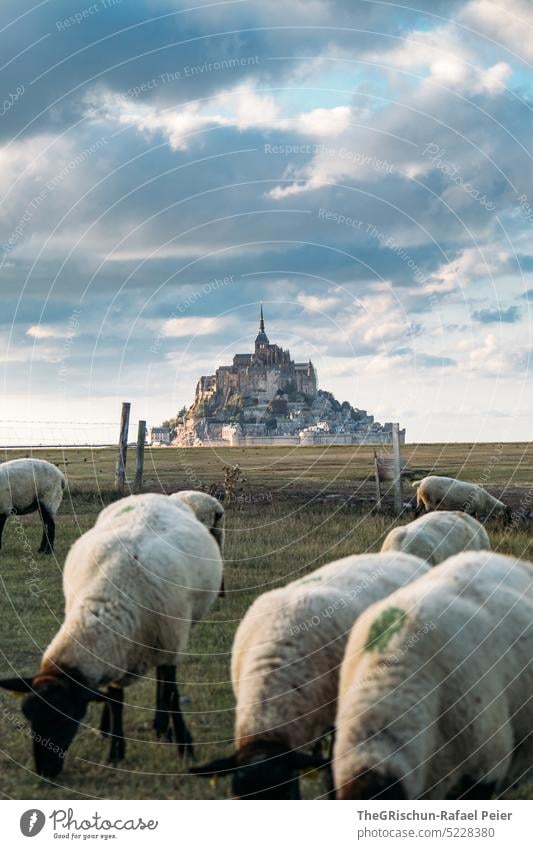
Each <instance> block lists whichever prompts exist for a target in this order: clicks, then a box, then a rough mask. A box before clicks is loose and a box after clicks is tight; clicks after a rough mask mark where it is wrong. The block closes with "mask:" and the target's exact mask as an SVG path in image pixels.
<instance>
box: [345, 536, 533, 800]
mask: <svg viewBox="0 0 533 849" xmlns="http://www.w3.org/2000/svg"><path fill="white" fill-rule="evenodd" d="M532 657H533V565H532V564H530V563H527V562H525V561H520V560H516V559H515V558H513V557H504V556H503V555H499V554H494V553H492V552H489V551H481V552H463V553H462V554H458V555H456V556H455V557H451V558H450V559H449V560H447V561H446V562H445V563H443V564H441V565H440V566H438V567H437V568H435V569H433V570H431V572H429V573H428V574H426V575H424V576H423V577H421V578H420V579H419V580H417V581H415V582H414V583H412V584H410V585H409V586H407V587H404V588H403V589H400V590H398V591H397V592H395V593H393V594H392V595H390V596H389V597H388V598H386V599H384V600H383V601H379V602H378V603H377V604H374V605H372V607H369V608H368V610H366V611H365V613H363V615H362V616H360V617H359V619H358V620H357V621H356V623H355V625H354V627H353V629H352V633H351V635H350V639H349V641H348V645H347V647H346V652H345V655H344V660H343V663H342V669H341V673H340V684H339V698H338V709H337V718H336V729H337V732H336V740H335V750H334V760H333V772H334V777H335V787H336V793H337V798H340V799H373V798H377V799H420V798H425V799H444V798H446V797H447V796H450V795H451V796H460V797H461V798H479V799H487V798H490V797H491V795H492V794H493V793H495V792H497V793H500V792H502V791H503V790H505V789H507V788H508V787H510V786H511V785H513V784H514V783H515V782H518V781H520V780H521V779H522V778H524V777H525V776H526V774H527V772H528V770H530V769H531V765H532V764H533V713H532V711H531V705H530V701H531V694H532V693H533V663H532V660H531V659H532Z"/></svg>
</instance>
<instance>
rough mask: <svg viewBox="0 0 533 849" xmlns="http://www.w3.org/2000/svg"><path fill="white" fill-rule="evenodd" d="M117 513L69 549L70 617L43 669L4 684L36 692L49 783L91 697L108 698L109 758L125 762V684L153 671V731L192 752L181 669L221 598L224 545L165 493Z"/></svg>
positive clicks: (42, 763) (122, 505) (32, 706)
mask: <svg viewBox="0 0 533 849" xmlns="http://www.w3.org/2000/svg"><path fill="white" fill-rule="evenodd" d="M112 507H113V508H114V509H113V511H112V512H107V515H106V516H105V517H104V518H103V519H102V518H101V519H99V520H98V522H97V523H96V525H95V527H94V528H93V529H92V530H90V531H88V532H87V533H86V534H84V535H83V536H82V537H80V539H78V540H77V542H75V543H74V545H73V546H72V548H71V549H70V552H69V554H68V557H67V560H66V563H65V569H64V576H63V588H64V593H65V620H64V622H63V625H62V626H61V628H60V629H59V631H58V633H57V634H56V636H55V637H54V639H53V640H52V642H51V643H50V645H49V646H48V648H47V649H46V651H45V652H44V656H43V659H42V661H41V666H40V669H39V671H38V673H37V674H36V675H35V676H34V677H32V678H29V679H21V678H16V679H9V680H4V681H0V686H3V687H4V688H6V689H11V690H17V691H20V692H26V693H29V695H27V697H26V698H25V700H24V703H23V712H24V715H25V716H26V717H27V718H28V719H29V720H30V721H31V724H32V730H33V732H34V734H35V735H36V736H35V742H34V758H35V766H36V769H37V771H38V772H39V774H41V775H45V776H47V777H50V778H53V777H54V776H56V775H58V774H59V772H60V771H61V768H62V766H63V757H64V754H65V752H66V750H67V749H68V747H69V745H70V743H71V742H72V740H73V738H74V736H75V734H76V732H77V730H78V727H79V724H80V722H81V720H82V719H83V717H84V715H85V712H86V710H87V706H88V704H89V702H90V701H94V700H96V701H103V702H105V707H104V712H103V715H102V724H101V730H102V733H103V734H105V735H108V734H109V735H110V736H111V738H112V742H111V753H110V760H112V761H113V762H116V761H118V760H121V759H122V758H123V757H124V753H125V741H124V736H123V729H122V703H123V689H122V688H123V687H124V686H125V685H127V684H130V683H131V682H132V681H134V680H135V679H137V678H139V677H142V676H144V675H145V674H146V672H147V670H148V669H150V668H151V667H153V666H155V667H156V670H157V691H156V698H157V706H156V715H155V721H154V728H155V730H156V732H157V734H158V736H161V735H164V736H166V737H167V738H169V735H170V733H171V732H170V725H171V723H172V727H173V731H174V737H175V740H176V742H177V744H178V751H179V753H180V754H185V753H186V752H192V738H191V736H190V734H189V731H188V729H187V727H186V725H185V722H184V720H183V716H182V714H181V710H180V702H179V693H178V689H177V686H176V664H177V663H178V661H179V660H180V659H181V657H182V656H183V654H184V652H185V651H186V649H187V643H188V639H189V632H190V629H191V626H192V625H193V624H194V623H195V622H197V621H198V620H200V619H202V618H203V617H204V616H205V615H206V613H207V612H208V610H209V609H210V607H211V606H212V604H213V602H214V601H215V599H216V597H217V595H218V592H219V589H220V585H221V581H222V557H221V553H220V549H219V546H218V545H217V543H216V542H215V540H214V538H213V537H212V535H211V534H210V533H209V531H208V530H207V528H205V527H204V525H202V524H201V523H200V522H199V521H198V519H196V517H195V515H194V513H193V512H192V510H191V509H190V507H188V506H187V505H186V504H180V503H179V502H176V501H172V500H171V499H169V498H168V497H167V496H164V495H139V496H133V497H130V498H125V499H124V500H123V501H122V502H117V503H116V504H114V505H112ZM103 512H106V511H103ZM102 688H107V689H106V691H105V692H103V691H102ZM37 740H39V741H41V740H45V741H48V744H50V743H53V744H54V748H53V749H52V747H51V746H50V745H45V744H43V743H42V742H37ZM56 749H57V750H59V752H60V754H58V753H57V751H55V750H56Z"/></svg>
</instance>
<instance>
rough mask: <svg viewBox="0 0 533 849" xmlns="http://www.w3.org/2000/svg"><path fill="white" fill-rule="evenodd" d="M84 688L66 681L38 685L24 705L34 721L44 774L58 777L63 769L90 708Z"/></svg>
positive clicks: (36, 747) (36, 750)
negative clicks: (69, 685)
mask: <svg viewBox="0 0 533 849" xmlns="http://www.w3.org/2000/svg"><path fill="white" fill-rule="evenodd" d="M87 704H88V699H87V698H86V697H84V695H83V692H82V688H81V687H79V686H77V685H74V687H66V686H65V685H64V684H63V683H61V684H55V683H52V684H50V683H47V684H44V685H36V687H35V691H34V693H32V694H31V695H30V696H27V697H26V699H25V700H24V703H23V705H22V712H23V714H24V716H25V717H26V718H27V719H29V721H30V722H31V729H32V736H33V757H34V760H35V768H36V770H37V772H38V773H39V775H42V776H43V777H44V778H55V777H56V776H58V775H59V773H60V772H61V770H62V769H63V762H64V758H65V755H66V753H67V750H68V748H69V746H70V744H71V743H72V741H73V739H74V737H75V735H76V732H77V730H78V727H79V724H80V720H81V719H83V716H84V715H85V712H86V710H87Z"/></svg>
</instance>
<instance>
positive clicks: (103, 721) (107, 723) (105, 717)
mask: <svg viewBox="0 0 533 849" xmlns="http://www.w3.org/2000/svg"><path fill="white" fill-rule="evenodd" d="M110 729H111V711H110V709H109V705H108V703H107V702H104V706H103V708H102V716H101V717H100V734H101V735H102V737H109V732H110Z"/></svg>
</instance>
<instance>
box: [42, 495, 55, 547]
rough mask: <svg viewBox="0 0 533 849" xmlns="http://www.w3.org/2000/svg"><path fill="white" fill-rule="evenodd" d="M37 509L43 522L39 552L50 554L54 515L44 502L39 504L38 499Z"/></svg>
mask: <svg viewBox="0 0 533 849" xmlns="http://www.w3.org/2000/svg"><path fill="white" fill-rule="evenodd" d="M37 509H38V510H39V515H40V517H41V521H42V523H43V538H42V540H41V545H40V548H39V552H40V553H41V554H52V552H53V550H54V540H55V535H56V526H55V522H54V517H53V516H52V514H51V513H50V511H49V510H48V508H47V507H45V505H44V504H41V502H40V501H39V502H37Z"/></svg>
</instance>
